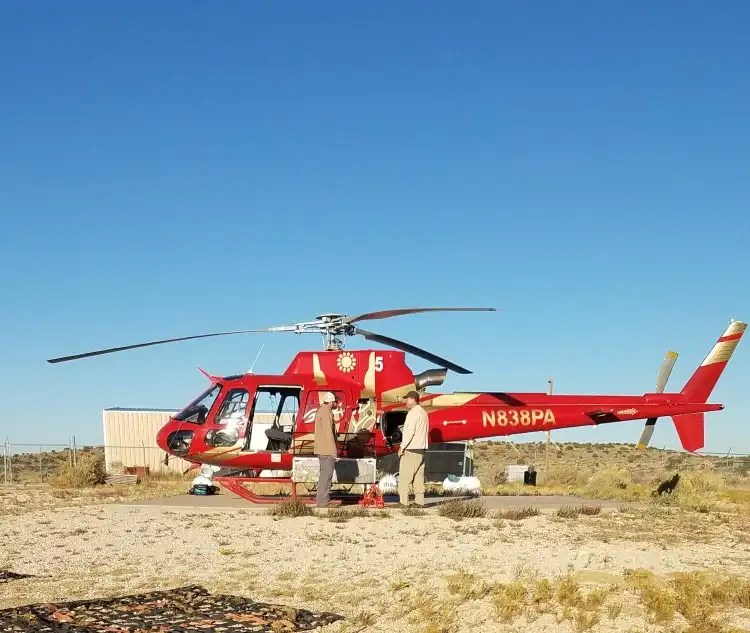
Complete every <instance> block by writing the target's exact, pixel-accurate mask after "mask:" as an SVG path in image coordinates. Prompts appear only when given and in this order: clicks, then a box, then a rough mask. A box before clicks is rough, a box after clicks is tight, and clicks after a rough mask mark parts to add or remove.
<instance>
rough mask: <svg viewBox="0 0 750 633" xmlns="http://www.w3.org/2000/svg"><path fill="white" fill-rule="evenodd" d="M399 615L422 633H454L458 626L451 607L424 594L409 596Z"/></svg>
mask: <svg viewBox="0 0 750 633" xmlns="http://www.w3.org/2000/svg"><path fill="white" fill-rule="evenodd" d="M401 613H402V614H403V615H408V618H409V621H410V622H411V623H412V624H416V625H420V627H421V630H422V631H423V632H424V633H454V632H455V631H456V630H457V628H458V625H457V623H456V612H455V609H454V607H453V605H451V604H449V603H446V602H442V601H440V600H438V599H437V598H436V597H435V596H430V595H428V594H425V593H418V594H410V595H409V596H408V597H406V599H405V600H404V601H403V603H402V609H401Z"/></svg>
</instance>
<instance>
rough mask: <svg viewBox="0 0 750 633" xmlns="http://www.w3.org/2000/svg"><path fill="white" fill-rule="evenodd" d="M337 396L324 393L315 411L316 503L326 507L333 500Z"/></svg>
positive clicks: (320, 506)
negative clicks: (318, 467)
mask: <svg viewBox="0 0 750 633" xmlns="http://www.w3.org/2000/svg"><path fill="white" fill-rule="evenodd" d="M334 402H336V396H335V395H333V394H332V393H331V392H330V391H328V392H326V393H325V394H324V395H323V402H322V403H321V405H320V406H319V407H318V410H317V411H316V412H315V445H314V447H313V452H314V453H315V454H316V455H317V456H318V461H319V463H320V471H319V474H318V494H317V498H316V505H317V506H318V507H319V508H325V507H326V506H328V505H329V504H330V501H331V482H332V481H333V468H334V466H335V464H336V454H337V451H336V422H335V421H334V419H333V411H332V409H333V403H334Z"/></svg>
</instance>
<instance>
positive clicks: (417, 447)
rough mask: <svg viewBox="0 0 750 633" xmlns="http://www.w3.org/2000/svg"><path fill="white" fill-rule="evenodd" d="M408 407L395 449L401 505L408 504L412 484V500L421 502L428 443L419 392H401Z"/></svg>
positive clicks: (427, 429) (422, 499)
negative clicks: (399, 442)
mask: <svg viewBox="0 0 750 633" xmlns="http://www.w3.org/2000/svg"><path fill="white" fill-rule="evenodd" d="M404 404H405V405H406V408H407V409H408V413H407V414H406V420H405V421H404V428H403V431H402V436H401V446H399V449H398V455H399V473H398V496H399V502H400V504H401V506H402V507H406V506H408V505H409V486H412V487H413V488H414V503H415V504H416V505H420V506H423V505H424V460H425V452H426V451H427V445H428V431H429V422H428V420H427V412H426V411H425V410H424V409H423V408H422V407H421V405H420V404H419V394H418V393H417V392H416V391H410V392H409V393H407V394H406V396H404Z"/></svg>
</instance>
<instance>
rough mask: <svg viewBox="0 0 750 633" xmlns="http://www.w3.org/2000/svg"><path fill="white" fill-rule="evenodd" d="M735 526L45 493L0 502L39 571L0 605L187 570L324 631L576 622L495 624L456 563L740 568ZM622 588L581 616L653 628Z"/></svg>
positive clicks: (4, 557) (14, 536) (606, 569)
mask: <svg viewBox="0 0 750 633" xmlns="http://www.w3.org/2000/svg"><path fill="white" fill-rule="evenodd" d="M743 525H744V526H745V527H744V528H743ZM696 526H697V527H699V528H700V529H699V530H698V532H696V534H695V536H693V531H692V530H693V528H694V527H696ZM749 531H750V528H748V527H747V521H744V522H743V520H742V519H741V518H738V517H736V516H734V515H732V516H729V517H723V516H709V515H701V514H698V513H684V512H678V513H677V514H675V513H674V511H670V510H661V509H656V510H653V511H642V510H635V511H634V510H631V511H629V512H627V513H621V512H618V511H617V510H613V511H606V512H603V513H602V514H600V515H599V516H592V517H580V518H577V519H572V520H561V519H559V518H556V517H555V516H554V515H553V514H551V513H547V514H543V515H541V516H537V517H531V518H527V519H524V520H522V521H517V522H516V521H497V520H495V519H489V518H487V519H470V520H464V521H460V522H456V521H453V520H451V519H447V518H444V517H440V516H436V515H434V514H430V515H428V516H422V517H408V516H404V515H402V514H401V513H400V512H399V511H392V512H390V516H389V518H375V517H363V518H352V519H349V520H347V521H345V522H341V523H336V522H331V521H330V520H328V519H327V518H319V517H298V518H285V519H275V518H274V517H271V516H265V515H259V514H253V513H247V512H243V511H241V510H240V511H231V512H230V511H228V512H212V513H210V514H201V513H198V512H193V511H174V510H165V509H161V508H158V507H153V508H151V507H138V508H133V507H128V506H123V505H113V504H108V505H98V506H97V505H92V506H85V507H76V508H58V509H50V510H40V511H33V512H26V513H22V514H18V515H8V516H0V536H1V537H2V538H1V539H0V568H5V569H9V570H11V571H14V572H19V573H24V574H33V575H35V576H38V577H36V578H30V579H23V580H16V581H12V582H9V583H5V584H4V585H0V608H5V607H10V606H18V605H23V604H28V603H31V602H40V601H55V600H68V599H84V598H96V597H104V596H114V595H123V594H127V593H133V592H141V591H152V590H162V589H168V588H169V587H177V586H182V585H187V584H193V583H196V584H200V585H203V586H205V587H206V588H208V589H209V590H211V591H219V592H226V593H233V594H237V595H243V596H252V597H253V598H256V599H258V600H262V601H265V602H274V603H283V604H287V605H292V606H295V607H298V608H306V609H311V610H315V611H332V612H336V613H340V614H341V615H343V616H345V617H346V618H347V621H346V622H344V623H337V624H334V625H331V626H329V627H326V628H327V630H330V631H344V630H348V631H355V630H356V631H394V632H398V631H414V632H425V631H430V632H431V633H449V632H453V631H455V632H456V633H460V632H463V631H467V632H468V631H479V632H483V631H502V630H508V631H512V630H550V631H558V630H559V631H573V630H576V627H579V628H578V630H581V628H580V627H581V626H583V625H582V624H581V623H578V624H576V623H575V622H574V621H573V620H571V619H570V613H567V616H568V619H565V617H566V616H565V615H561V613H560V610H557V611H556V612H555V613H554V614H553V613H547V614H543V615H541V616H540V617H539V619H536V620H535V623H534V624H533V625H530V624H529V625H527V624H526V621H525V620H523V619H522V620H520V621H519V620H516V621H515V622H511V623H504V622H502V621H501V619H499V617H498V614H497V611H496V609H495V607H494V606H493V602H492V596H491V595H478V596H476V597H472V596H469V595H464V594H468V593H470V592H463V594H462V592H461V591H460V590H457V589H456V583H457V581H456V578H459V579H460V578H462V579H463V580H462V581H461V583H463V584H464V585H465V584H466V582H469V583H471V582H474V581H484V582H487V583H494V582H510V581H513V580H514V579H517V578H537V579H538V578H549V579H554V578H555V577H559V576H560V575H564V574H566V573H569V572H574V573H576V574H577V578H578V579H579V580H580V582H581V583H583V586H584V588H585V587H586V586H588V585H592V586H593V585H602V586H607V585H610V586H611V585H612V583H614V582H616V581H617V579H618V578H620V577H621V575H622V573H623V571H624V570H626V569H647V570H651V571H653V572H655V573H656V574H657V575H659V576H660V577H662V576H663V577H666V576H667V575H668V574H670V573H673V572H678V571H690V570H716V571H717V572H719V573H720V574H724V575H736V576H739V577H742V578H750V532H749ZM460 572H463V573H464V574H470V575H471V576H467V575H463V576H456V574H457V573H460ZM467 579H469V580H467ZM451 583H453V584H451ZM459 584H460V583H459ZM459 594H461V595H459ZM617 596H618V594H617V592H614V593H613V594H612V597H611V598H610V599H608V600H610V601H611V600H619V598H618V597H617ZM621 601H622V604H623V606H624V608H623V610H622V612H621V613H619V614H617V613H616V609H610V617H607V616H606V615H604V614H605V613H606V611H602V614H603V615H602V618H601V620H600V622H599V623H598V624H596V625H595V626H594V627H593V628H592V630H596V631H600V630H601V631H630V630H633V629H634V627H635V628H636V630H644V627H645V628H646V629H647V630H660V629H658V628H657V629H654V628H652V627H651V626H650V625H649V623H648V620H647V618H646V616H645V615H644V613H642V612H641V611H639V610H638V608H636V607H635V606H633V604H630V603H631V602H632V599H631V598H628V597H626V596H625V595H624V594H623V596H622V599H621ZM612 615H614V616H615V617H611V616H612ZM730 615H731V618H732V622H733V623H734V624H735V626H745V625H748V626H750V620H747V618H746V616H748V615H750V613H745V612H744V611H742V610H739V611H737V610H735V611H733V612H732V613H731V614H730ZM519 622H521V623H523V625H520V624H519ZM675 622H677V623H679V622H678V621H677V620H676V621H675ZM429 627H433V628H432V629H430V628H429ZM639 627H640V628H639ZM678 629H679V627H678Z"/></svg>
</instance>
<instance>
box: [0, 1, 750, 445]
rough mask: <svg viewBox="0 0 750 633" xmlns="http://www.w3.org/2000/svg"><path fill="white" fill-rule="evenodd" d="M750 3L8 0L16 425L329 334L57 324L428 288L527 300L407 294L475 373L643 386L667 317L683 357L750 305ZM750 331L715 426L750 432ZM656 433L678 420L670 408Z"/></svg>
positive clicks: (6, 95) (246, 310) (712, 429)
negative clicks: (72, 358) (163, 342)
mask: <svg viewBox="0 0 750 633" xmlns="http://www.w3.org/2000/svg"><path fill="white" fill-rule="evenodd" d="M749 18H750V6H748V5H747V4H746V3H741V2H723V3H718V4H713V5H709V4H707V3H698V2H679V3H677V2H661V3H658V4H656V5H654V4H653V3H646V2H631V3H624V2H620V3H597V2H577V3H552V2H540V3H522V2H475V3H471V4H470V5H466V4H465V3H458V2H453V3H446V2H434V1H431V2H429V3H427V2H412V3H408V4H404V3H395V2H385V3H377V4H372V3H344V2H327V3H323V4H321V3H295V4H287V5H281V4H279V3H271V2H255V3H229V2H212V3H197V2H180V3H177V2H163V3H158V4H154V3H146V2H129V3H127V4H106V5H105V4H102V3H95V2H90V1H89V2H78V3H75V4H65V5H61V4H59V3H52V2H37V3H33V5H29V3H26V2H20V1H15V0H10V1H7V2H4V3H3V4H2V7H1V8H0V55H2V64H0V80H2V86H3V88H2V99H0V125H1V126H2V133H1V134H0V208H2V210H3V213H2V217H3V230H2V232H0V247H1V248H0V264H2V267H1V270H2V271H3V273H2V282H1V286H0V291H1V293H2V294H1V296H2V306H3V309H2V311H1V312H0V355H1V357H2V363H1V364H0V380H1V381H2V385H3V394H4V396H5V397H4V398H3V404H4V407H3V415H2V418H0V419H1V421H0V424H1V425H2V433H1V435H8V436H9V437H10V438H11V440H14V441H16V442H22V441H24V442H28V441H31V442H37V441H46V442H59V441H62V442H63V443H65V442H67V438H68V437H69V436H70V435H76V437H77V439H78V443H79V444H81V443H84V442H88V443H91V442H94V443H96V442H100V441H101V437H102V432H101V409H103V408H106V407H113V406H124V407H140V406H144V407H178V406H181V405H183V404H185V403H186V402H187V401H188V400H190V399H191V398H192V397H193V396H194V395H195V394H196V393H197V392H198V391H199V390H201V389H202V388H203V387H204V384H205V379H204V378H203V377H202V376H201V375H200V374H199V373H198V371H197V370H196V369H195V368H196V366H198V365H200V366H203V367H205V368H206V369H208V370H209V371H212V372H215V373H231V372H235V371H240V370H243V369H246V368H247V367H249V365H250V364H251V362H252V360H253V359H254V357H255V355H256V353H257V351H258V349H259V348H260V346H261V345H262V344H265V348H264V350H263V354H262V355H261V357H260V360H259V361H258V364H257V365H256V371H258V372H280V371H283V369H284V368H285V367H286V365H287V364H288V362H289V360H290V359H291V357H292V356H293V354H294V353H295V352H296V351H297V350H299V349H303V346H304V347H311V346H312V347H313V348H316V347H317V346H318V345H319V344H320V341H319V339H318V338H316V337H310V338H305V339H303V338H300V337H296V336H291V335H248V336H245V337H226V338H220V339H206V340H203V341H195V342H188V343H178V344H173V345H167V346H160V347H153V348H147V349H143V350H137V351H130V352H124V353H121V354H113V355H110V356H103V357H98V358H93V359H88V360H83V361H76V362H72V363H70V364H63V365H49V364H47V363H46V362H45V359H47V358H51V357H53V356H61V355H66V354H73V353H78V352H82V351H87V350H91V349H97V348H100V347H110V346H115V345H120V344H128V343H133V342H140V341H144V340H151V339H156V338H167V337H171V336H184V335H191V334H199V333H203V332H213V331H223V330H231V329H243V328H252V327H265V326H268V325H274V324H277V323H286V322H290V321H296V320H304V319H308V318H311V317H314V316H315V315H317V314H319V313H321V312H328V311H341V312H345V313H349V314H354V313H357V312H360V311H366V310H372V309H380V308H390V307H409V306H412V305H438V306H440V305H488V306H494V307H497V308H498V312H497V313H494V314H466V315H461V314H457V315H450V314H447V315H426V316H411V317H404V318H401V319H393V320H392V321H390V322H385V321H384V322H380V323H379V324H378V328H377V331H381V332H382V333H384V334H389V335H391V336H395V337H397V338H405V339H407V340H410V341H412V342H413V343H415V344H417V345H420V346H423V347H427V348H428V349H431V350H433V351H435V352H436V353H438V354H441V355H444V356H446V357H447V358H450V359H452V360H455V361H456V362H458V363H459V364H464V365H466V366H468V367H470V368H471V369H473V370H474V374H473V375H471V376H458V375H450V376H449V379H448V381H447V382H446V384H445V389H446V390H453V389H455V390H461V389H472V390H479V389H493V390H509V391H513V390H515V391H533V390H539V391H543V390H545V389H546V387H547V379H548V378H549V377H553V378H554V380H555V389H556V391H557V392H559V393H565V392H572V393H643V392H645V391H651V390H652V389H653V386H654V381H655V379H656V373H657V371H658V368H659V364H660V362H661V360H662V358H663V357H664V354H665V352H666V351H667V350H668V349H675V350H676V351H678V352H680V358H679V360H678V362H677V366H676V368H675V371H674V373H673V375H672V381H671V383H670V386H671V387H674V388H675V390H677V389H679V388H681V387H682V384H683V383H684V382H685V380H686V379H687V378H688V377H689V375H690V374H691V373H692V371H693V369H694V368H695V366H697V365H698V364H699V363H700V361H701V360H702V359H703V357H704V355H705V354H706V352H707V351H708V350H709V349H710V347H711V345H712V344H713V342H714V340H715V339H716V337H717V336H718V335H719V334H721V332H722V331H723V329H724V327H725V326H726V324H727V323H728V320H729V318H730V317H734V318H737V319H744V320H747V319H749V318H750V293H748V289H749V288H748V286H749V285H750V284H749V283H748V275H747V270H748V264H750V254H749V252H748V249H747V244H748V238H749V237H750V216H749V215H748V188H747V176H748V170H749V168H750V153H749V151H748V150H749V148H750V146H749V145H748V138H750V121H749V120H748V118H747V111H748V107H749V106H750V103H749V98H750V90H749V89H748V82H747V81H746V79H745V77H746V71H747V67H748V64H749V63H750V42H748V40H747V37H746V35H747V34H746V29H745V26H744V25H746V24H747V22H748V19H749ZM372 328H373V329H376V328H375V327H374V324H373V326H372ZM352 344H354V341H352V342H350V345H352ZM747 345H748V343H747V342H743V343H741V344H740V346H739V347H738V348H737V353H736V355H735V357H734V358H733V360H732V362H731V363H730V366H729V368H728V370H727V372H726V373H725V375H724V377H723V378H722V380H721V381H720V383H719V386H718V387H717V389H716V391H715V392H714V396H713V398H712V400H713V401H717V402H723V403H724V404H725V405H726V407H727V408H726V410H725V411H724V412H722V413H717V414H709V416H708V428H707V446H706V449H707V450H711V451H726V450H728V449H729V448H732V449H733V450H734V451H741V450H744V451H750V439H748V438H750V434H748V431H747V429H748V425H749V424H750V416H748V414H747V410H748V408H750V391H748V390H747V388H746V384H747V378H748V374H749V372H750V349H746V346H747ZM409 361H410V364H411V366H412V367H413V368H414V369H415V370H421V369H424V368H425V367H426V365H425V364H424V363H423V362H422V361H420V360H419V359H414V358H411V357H410V358H409ZM640 430H641V423H639V422H636V423H631V424H619V425H610V426H608V427H602V428H599V429H590V428H587V429H583V430H577V431H567V432H560V433H559V434H558V440H559V441H588V440H596V441H626V442H631V441H632V442H635V441H636V440H637V438H638V435H639V434H640ZM528 438H529V439H541V438H537V437H536V436H528ZM653 445H656V446H665V445H666V446H668V447H676V446H677V445H678V444H677V438H676V434H675V432H674V429H673V427H672V425H671V423H670V422H669V421H668V420H664V421H662V422H661V423H660V424H658V425H657V430H656V433H655V435H654V439H653Z"/></svg>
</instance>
